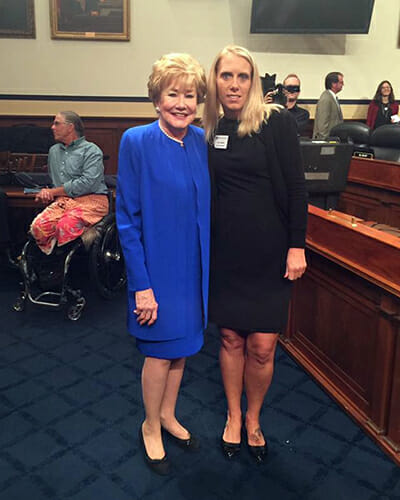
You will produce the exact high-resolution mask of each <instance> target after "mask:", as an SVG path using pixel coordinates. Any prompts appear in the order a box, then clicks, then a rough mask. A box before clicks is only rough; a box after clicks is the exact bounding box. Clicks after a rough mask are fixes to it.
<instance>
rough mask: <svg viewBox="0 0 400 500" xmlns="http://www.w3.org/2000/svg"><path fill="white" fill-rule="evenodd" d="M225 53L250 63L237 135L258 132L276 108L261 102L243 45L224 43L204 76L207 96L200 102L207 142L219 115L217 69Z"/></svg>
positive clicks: (255, 70)
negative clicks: (246, 90)
mask: <svg viewBox="0 0 400 500" xmlns="http://www.w3.org/2000/svg"><path fill="white" fill-rule="evenodd" d="M228 54H233V55H236V56H239V57H243V58H244V59H246V61H247V62H248V63H249V64H250V67H251V86H250V90H249V93H248V96H247V100H246V102H245V104H244V106H243V109H242V111H241V113H240V118H239V127H238V135H239V137H244V136H245V135H251V134H252V133H255V132H258V130H259V129H260V127H261V125H262V122H263V121H266V120H267V119H268V118H269V115H270V114H271V112H272V111H273V110H274V109H276V110H278V109H280V106H277V105H274V104H265V103H264V100H263V94H262V87H261V80H260V75H259V73H258V68H257V65H256V63H255V61H254V59H253V56H252V55H251V54H250V52H249V51H248V50H247V49H245V48H244V47H239V46H238V45H228V46H226V47H224V48H223V49H222V50H221V52H219V53H218V54H217V57H216V58H215V59H214V62H213V64H212V66H211V69H210V73H209V77H208V82H207V96H206V100H205V104H204V112H203V119H202V122H203V127H204V130H205V134H206V138H207V141H208V142H212V141H213V138H214V135H215V130H216V128H217V125H218V121H219V119H220V118H221V116H222V115H223V111H222V106H221V103H220V101H219V99H218V93H217V73H218V65H219V63H220V61H221V58H222V57H224V56H226V55H228Z"/></svg>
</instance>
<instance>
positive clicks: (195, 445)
mask: <svg viewBox="0 0 400 500" xmlns="http://www.w3.org/2000/svg"><path fill="white" fill-rule="evenodd" d="M163 431H164V432H165V434H167V436H168V437H169V438H171V439H172V440H173V441H174V442H175V443H176V444H177V445H178V446H179V447H180V448H182V449H184V450H187V451H197V450H198V449H199V448H200V441H199V440H198V439H197V438H196V437H195V436H193V434H191V433H190V432H189V438H188V439H180V438H178V437H176V436H174V435H173V434H171V433H170V432H169V431H167V429H165V428H164V427H163Z"/></svg>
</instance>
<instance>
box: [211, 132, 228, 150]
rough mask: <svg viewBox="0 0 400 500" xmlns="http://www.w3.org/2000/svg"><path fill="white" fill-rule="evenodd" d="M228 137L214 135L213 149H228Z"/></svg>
mask: <svg viewBox="0 0 400 500" xmlns="http://www.w3.org/2000/svg"><path fill="white" fill-rule="evenodd" d="M228 141H229V135H216V136H215V139H214V148H215V149H226V148H227V147H228Z"/></svg>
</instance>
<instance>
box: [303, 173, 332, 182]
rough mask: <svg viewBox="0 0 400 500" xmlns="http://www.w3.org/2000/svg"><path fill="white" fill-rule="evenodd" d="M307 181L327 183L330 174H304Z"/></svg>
mask: <svg viewBox="0 0 400 500" xmlns="http://www.w3.org/2000/svg"><path fill="white" fill-rule="evenodd" d="M304 177H305V178H306V181H327V180H328V179H329V172H304Z"/></svg>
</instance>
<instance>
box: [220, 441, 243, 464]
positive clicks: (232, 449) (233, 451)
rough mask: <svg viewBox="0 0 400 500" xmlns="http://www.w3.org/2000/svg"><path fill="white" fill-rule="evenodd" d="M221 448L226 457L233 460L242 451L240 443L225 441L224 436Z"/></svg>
mask: <svg viewBox="0 0 400 500" xmlns="http://www.w3.org/2000/svg"><path fill="white" fill-rule="evenodd" d="M221 448H222V453H223V454H224V455H225V457H226V458H228V459H229V460H232V459H233V458H235V457H236V456H237V455H239V453H240V443H228V441H224V438H223V437H222V438H221Z"/></svg>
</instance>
